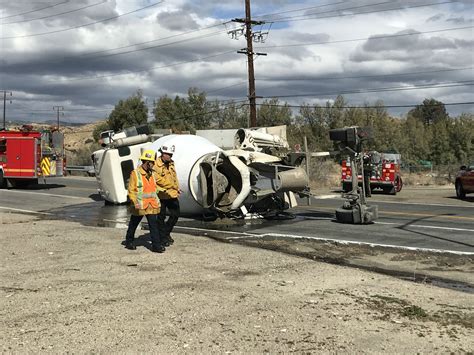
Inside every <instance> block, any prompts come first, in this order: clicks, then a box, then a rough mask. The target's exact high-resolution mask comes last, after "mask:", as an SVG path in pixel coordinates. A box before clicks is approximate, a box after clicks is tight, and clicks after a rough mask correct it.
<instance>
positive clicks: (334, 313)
mask: <svg viewBox="0 0 474 355" xmlns="http://www.w3.org/2000/svg"><path fill="white" fill-rule="evenodd" d="M123 234H124V230H119V229H113V228H99V227H86V226H83V225H81V224H78V223H73V222H67V221H55V220H41V219H39V218H36V217H33V216H24V215H18V214H9V213H0V241H1V245H2V248H1V250H0V257H1V260H2V264H1V286H0V300H1V302H0V306H1V317H2V327H1V329H0V338H1V343H2V351H3V352H6V353H26V352H33V353H36V352H50V353H59V352H61V353H64V352H73V353H86V352H87V353H99V352H105V353H108V352H129V353H130V352H133V353H137V352H145V353H196V352H197V353H214V352H216V353H288V352H297V353H328V352H342V353H348V352H350V353H382V352H383V353H451V352H454V353H464V352H473V351H474V345H473V341H472V339H474V329H473V327H474V295H473V294H472V293H467V292H460V291H455V290H451V289H446V288H440V287H435V286H433V285H429V284H423V283H414V282H409V281H404V280H401V279H399V278H395V277H391V276H385V275H381V274H377V273H373V272H369V271H363V270H359V269H355V268H349V267H346V266H338V265H332V264H328V263H323V262H319V261H315V260H311V259H309V258H304V257H301V256H297V255H291V254H286V253H282V252H278V251H273V250H265V249H260V248H255V247H251V246H245V245H238V244H234V243H222V242H219V241H216V240H213V239H208V238H203V237H193V236H190V235H185V234H176V235H174V238H175V240H176V242H175V244H174V245H173V246H171V247H170V248H167V251H166V252H165V253H164V254H154V253H152V252H150V251H149V250H148V249H147V247H146V245H147V243H148V235H147V234H146V232H145V231H139V232H138V233H137V235H141V237H140V238H139V239H138V241H139V243H138V244H139V247H138V249H137V250H136V251H129V250H126V249H124V248H123V247H122V246H121V245H120V242H121V240H122V239H123ZM373 257H376V255H374V256H373ZM471 266H472V265H471Z"/></svg>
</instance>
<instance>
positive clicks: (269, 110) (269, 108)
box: [257, 98, 292, 127]
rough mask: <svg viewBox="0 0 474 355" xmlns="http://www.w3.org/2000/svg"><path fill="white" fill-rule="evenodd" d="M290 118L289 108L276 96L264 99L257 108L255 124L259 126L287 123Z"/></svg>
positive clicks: (289, 121) (289, 122)
mask: <svg viewBox="0 0 474 355" xmlns="http://www.w3.org/2000/svg"><path fill="white" fill-rule="evenodd" d="M291 118H292V112H291V108H290V107H289V106H288V104H287V103H286V102H285V103H284V104H283V105H282V104H281V103H280V101H279V100H278V99H277V98H273V99H270V100H265V101H264V102H263V103H262V104H261V105H260V107H259V108H258V109H257V125H258V126H261V127H270V126H279V125H289V124H291Z"/></svg>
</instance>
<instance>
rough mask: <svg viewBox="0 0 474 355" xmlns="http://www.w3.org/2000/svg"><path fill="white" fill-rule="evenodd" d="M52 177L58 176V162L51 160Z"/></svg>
mask: <svg viewBox="0 0 474 355" xmlns="http://www.w3.org/2000/svg"><path fill="white" fill-rule="evenodd" d="M49 171H50V175H56V160H51V167H50V169H49Z"/></svg>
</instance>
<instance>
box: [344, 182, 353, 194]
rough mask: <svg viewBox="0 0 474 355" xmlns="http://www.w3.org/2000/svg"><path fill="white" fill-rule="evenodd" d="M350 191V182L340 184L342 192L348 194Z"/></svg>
mask: <svg viewBox="0 0 474 355" xmlns="http://www.w3.org/2000/svg"><path fill="white" fill-rule="evenodd" d="M351 190H352V183H350V182H343V183H342V191H343V192H349V191H351Z"/></svg>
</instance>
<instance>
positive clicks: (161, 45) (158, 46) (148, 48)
mask: <svg viewBox="0 0 474 355" xmlns="http://www.w3.org/2000/svg"><path fill="white" fill-rule="evenodd" d="M224 32H226V31H225V30H224V31H216V32H212V33H208V34H203V35H201V36H197V37H192V38H186V39H182V40H180V41H174V42H169V43H164V44H158V45H156V46H149V47H144V48H138V49H133V50H129V51H125V52H119V53H112V54H103V55H98V56H94V57H87V59H97V58H106V57H114V56H117V55H123V54H130V53H136V52H140V51H147V50H150V49H156V48H162V47H167V46H171V45H174V44H180V43H185V42H189V41H195V40H197V39H202V38H208V37H212V36H216V35H218V34H221V33H224Z"/></svg>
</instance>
